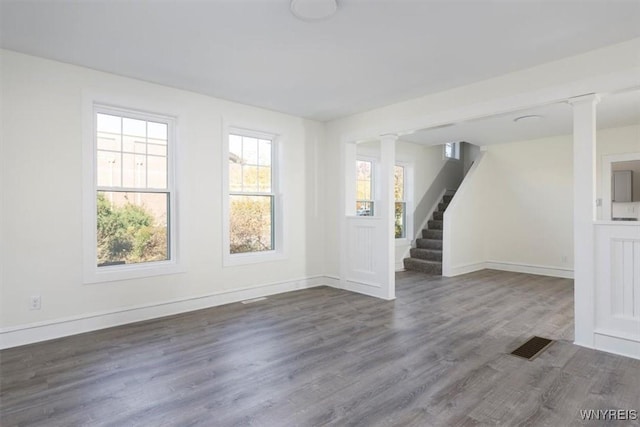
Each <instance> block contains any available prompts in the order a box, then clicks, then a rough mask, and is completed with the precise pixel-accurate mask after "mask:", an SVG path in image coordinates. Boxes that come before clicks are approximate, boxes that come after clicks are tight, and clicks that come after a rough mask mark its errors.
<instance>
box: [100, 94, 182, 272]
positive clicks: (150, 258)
mask: <svg viewBox="0 0 640 427" xmlns="http://www.w3.org/2000/svg"><path fill="white" fill-rule="evenodd" d="M94 111H95V114H94V124H95V151H94V152H95V165H96V167H95V182H96V187H95V190H96V191H95V197H96V241H95V245H96V246H95V248H96V258H97V259H96V264H97V266H98V268H99V269H101V268H109V267H112V266H116V265H123V264H145V263H152V262H160V261H168V260H171V259H172V257H173V253H172V245H171V241H172V237H173V230H172V228H171V218H172V215H173V208H172V206H173V200H172V199H173V175H172V173H171V170H172V168H171V167H170V162H171V160H172V159H171V158H170V152H171V149H170V146H171V144H172V143H173V142H172V135H173V129H172V126H173V121H172V120H171V119H170V118H163V117H158V116H155V115H147V114H144V113H140V112H134V111H126V110H121V109H113V108H109V107H101V106H95V110H94Z"/></svg>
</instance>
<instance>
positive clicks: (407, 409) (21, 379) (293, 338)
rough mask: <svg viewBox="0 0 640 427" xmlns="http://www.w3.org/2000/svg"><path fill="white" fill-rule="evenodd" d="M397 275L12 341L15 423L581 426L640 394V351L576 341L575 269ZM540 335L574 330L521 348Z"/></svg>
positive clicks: (628, 405) (4, 357)
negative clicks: (367, 289) (389, 288)
mask: <svg viewBox="0 0 640 427" xmlns="http://www.w3.org/2000/svg"><path fill="white" fill-rule="evenodd" d="M397 279H398V280H397V299H396V300H395V301H381V300H378V299H374V298H370V297H366V296H362V295H358V294H352V293H349V292H345V291H340V290H336V289H332V288H327V287H321V288H314V289H309V290H303V291H297V292H291V293H287V294H281V295H276V296H272V297H269V298H268V299H267V300H264V301H260V302H255V303H252V304H246V305H244V304H240V303H237V304H230V305H227V306H222V307H216V308H212V309H207V310H201V311H197V312H192V313H187V314H182V315H177V316H171V317H166V318H162V319H158V320H153V321H147V322H142V323H136V324H132V325H126V326H121V327H117V328H112V329H107V330H102V331H97V332H92V333H88V334H83V335H77V336H73V337H68V338H63V339H58V340H54V341H49V342H45V343H39V344H33V345H29V346H24V347H19V348H13V349H8V350H4V351H2V352H0V375H1V380H0V387H1V390H0V410H1V411H2V412H1V418H0V424H1V425H2V426H4V427H8V426H15V425H24V426H75V425H89V426H93V425H97V426H103V425H104V426H163V425H170V426H174V425H175V426H187V425H204V426H233V425H256V426H320V425H335V426H349V425H361V426H377V425H379V426H392V425H398V426H449V425H459V426H472V425H496V424H499V425H531V426H538V425H548V426H565V425H580V424H582V423H584V424H586V425H598V422H594V421H585V422H583V421H581V418H580V413H579V411H580V410H581V409H587V410H588V409H629V410H640V361H638V360H633V359H628V358H624V357H619V356H615V355H611V354H607V353H602V352H598V351H594V350H589V349H585V348H581V347H577V346H574V345H573V344H572V343H571V340H572V337H573V286H572V281H570V280H566V279H555V278H548V277H541V276H533V275H525V274H517V273H506V272H497V271H490V270H485V271H481V272H477V273H472V274H468V275H465V276H460V277H457V278H441V277H429V276H424V275H422V274H419V273H409V272H407V273H399V274H398V275H397ZM532 335H540V336H545V337H549V338H552V339H556V340H558V341H557V342H556V343H554V344H553V345H552V346H551V347H549V348H548V349H547V350H546V351H545V352H544V353H543V354H541V355H540V356H539V357H538V358H536V359H535V360H533V361H527V360H524V359H520V358H516V357H514V356H511V355H509V354H508V353H509V352H510V351H512V350H513V349H515V348H516V347H518V346H519V345H520V344H522V343H523V342H524V341H526V340H527V339H528V338H530V337H531V336H532ZM626 423H630V421H627V422H626ZM626 423H625V422H620V423H616V424H615V425H628V424H626Z"/></svg>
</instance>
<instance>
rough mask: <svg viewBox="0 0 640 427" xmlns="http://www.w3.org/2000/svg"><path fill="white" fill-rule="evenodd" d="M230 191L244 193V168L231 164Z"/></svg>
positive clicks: (237, 164)
mask: <svg viewBox="0 0 640 427" xmlns="http://www.w3.org/2000/svg"><path fill="white" fill-rule="evenodd" d="M229 191H232V192H236V191H242V166H241V165H240V164H239V163H233V162H229Z"/></svg>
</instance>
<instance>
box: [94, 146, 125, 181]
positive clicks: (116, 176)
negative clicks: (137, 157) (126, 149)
mask: <svg viewBox="0 0 640 427" xmlns="http://www.w3.org/2000/svg"><path fill="white" fill-rule="evenodd" d="M97 160H98V161H97V179H98V186H100V187H119V186H120V185H121V182H120V153H113V152H109V151H100V150H98V159H97Z"/></svg>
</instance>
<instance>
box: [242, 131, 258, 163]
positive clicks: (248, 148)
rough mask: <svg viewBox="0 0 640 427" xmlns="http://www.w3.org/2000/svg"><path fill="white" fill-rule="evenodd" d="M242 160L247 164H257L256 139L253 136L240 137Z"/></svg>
mask: <svg viewBox="0 0 640 427" xmlns="http://www.w3.org/2000/svg"><path fill="white" fill-rule="evenodd" d="M242 160H243V161H244V162H245V163H246V164H249V165H257V164H258V140H257V139H255V138H247V137H244V138H242Z"/></svg>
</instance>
